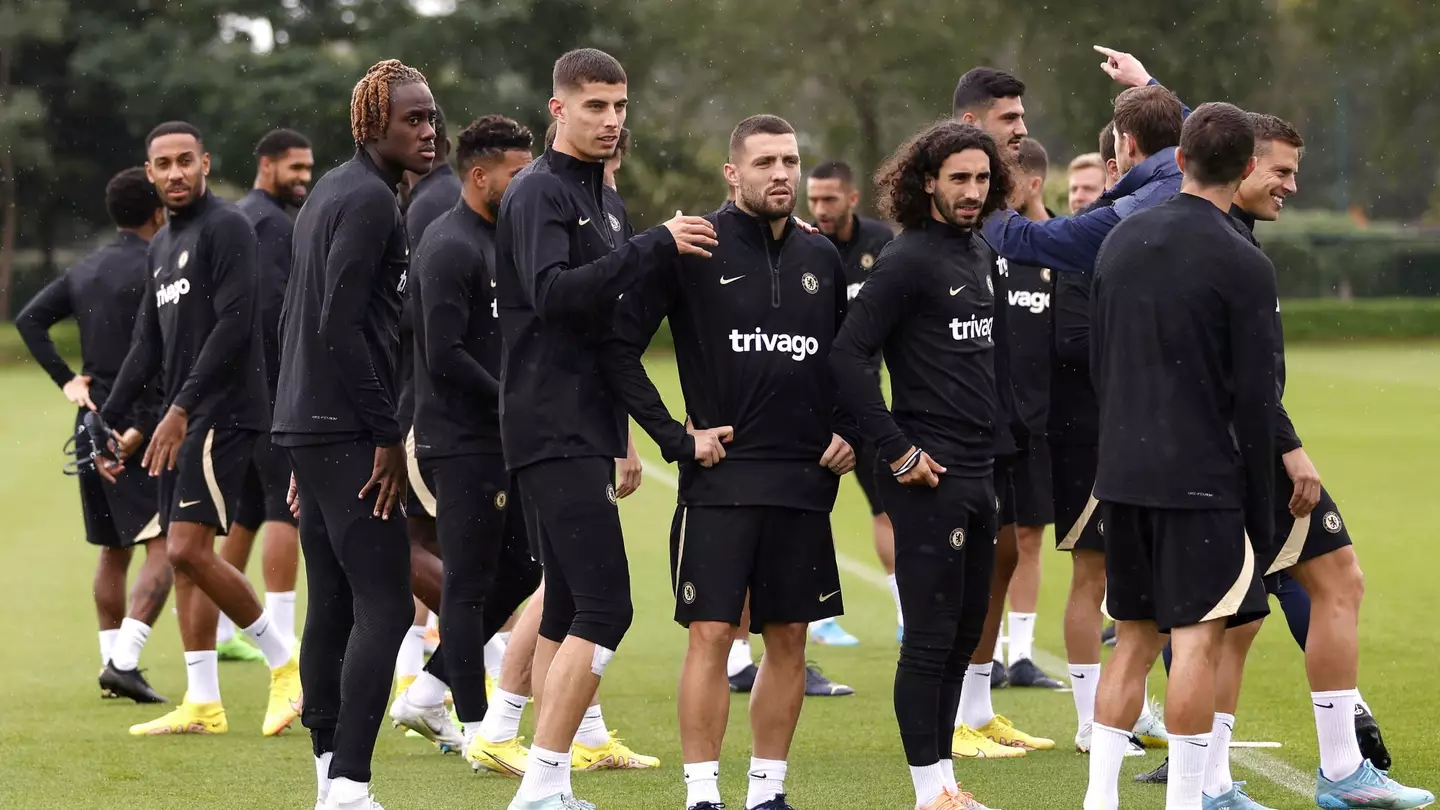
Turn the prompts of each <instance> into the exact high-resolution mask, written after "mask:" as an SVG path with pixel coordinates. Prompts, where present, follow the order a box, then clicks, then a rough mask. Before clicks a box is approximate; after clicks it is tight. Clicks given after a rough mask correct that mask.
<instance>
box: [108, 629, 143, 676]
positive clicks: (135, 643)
mask: <svg viewBox="0 0 1440 810" xmlns="http://www.w3.org/2000/svg"><path fill="white" fill-rule="evenodd" d="M118 632H119V633H120V635H119V636H117V637H116V638H115V646H114V647H111V648H110V663H112V664H114V665H115V668H116V669H119V670H131V669H134V668H136V667H138V666H140V651H141V650H143V649H145V642H146V640H148V639H149V638H150V625H148V624H146V623H144V622H142V621H140V620H139V619H132V618H130V617H128V616H127V617H126V618H125V620H124V621H122V622H120V630H119V631H118Z"/></svg>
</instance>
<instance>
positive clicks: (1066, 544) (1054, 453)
mask: <svg viewBox="0 0 1440 810" xmlns="http://www.w3.org/2000/svg"><path fill="white" fill-rule="evenodd" d="M1098 455H1099V449H1098V448H1097V447H1096V446H1095V445H1093V444H1075V443H1061V442H1056V443H1054V444H1052V445H1050V478H1051V482H1052V484H1053V487H1052V489H1053V492H1054V499H1055V547H1056V548H1057V549H1059V550H1061V551H1077V550H1078V551H1102V552H1103V551H1104V550H1105V538H1103V537H1101V536H1100V533H1099V532H1098V531H1096V530H1095V529H1096V522H1097V518H1096V516H1095V509H1096V507H1097V506H1098V503H1097V502H1096V500H1095V498H1094V497H1093V495H1092V494H1091V493H1092V492H1093V491H1094V489H1095V468H1096V463H1097V460H1098Z"/></svg>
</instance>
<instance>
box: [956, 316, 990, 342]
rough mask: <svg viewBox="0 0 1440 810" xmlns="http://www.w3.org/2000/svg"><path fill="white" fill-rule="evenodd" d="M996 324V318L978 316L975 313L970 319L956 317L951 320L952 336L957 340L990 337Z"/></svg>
mask: <svg viewBox="0 0 1440 810" xmlns="http://www.w3.org/2000/svg"><path fill="white" fill-rule="evenodd" d="M994 324H995V319H994V318H977V317H975V316H974V315H971V316H970V320H968V321H962V320H960V319H959V318H955V319H953V320H951V321H950V337H952V338H954V339H955V340H974V339H976V338H988V337H990V329H991V327H992V326H993V325H994Z"/></svg>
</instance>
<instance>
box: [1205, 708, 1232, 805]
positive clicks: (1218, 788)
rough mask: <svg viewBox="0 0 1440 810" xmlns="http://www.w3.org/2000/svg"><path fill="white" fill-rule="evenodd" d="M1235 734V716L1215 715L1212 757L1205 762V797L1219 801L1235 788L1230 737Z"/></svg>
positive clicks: (1211, 747) (1212, 728)
mask: <svg viewBox="0 0 1440 810" xmlns="http://www.w3.org/2000/svg"><path fill="white" fill-rule="evenodd" d="M1234 732H1235V715H1233V714H1225V713H1224V712H1216V713H1215V725H1214V726H1212V727H1211V729H1210V757H1209V759H1207V760H1206V762H1205V782H1204V791H1205V795H1206V796H1209V797H1210V798H1212V799H1218V798H1220V797H1221V796H1224V795H1225V794H1226V793H1229V792H1230V789H1231V788H1233V787H1235V778H1234V777H1232V776H1231V775H1230V737H1231V735H1233V734H1234Z"/></svg>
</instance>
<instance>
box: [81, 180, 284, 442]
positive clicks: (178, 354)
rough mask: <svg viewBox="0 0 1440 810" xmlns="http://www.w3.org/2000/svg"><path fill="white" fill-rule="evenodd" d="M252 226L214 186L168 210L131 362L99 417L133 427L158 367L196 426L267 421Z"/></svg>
mask: <svg viewBox="0 0 1440 810" xmlns="http://www.w3.org/2000/svg"><path fill="white" fill-rule="evenodd" d="M258 264H259V257H258V254H257V250H256V243H255V229H254V228H251V227H250V221H249V220H248V219H246V218H245V215H244V214H242V213H241V212H240V209H238V208H236V207H235V204H234V203H231V202H228V201H226V200H223V199H221V198H219V197H216V196H214V195H213V194H211V193H210V192H209V191H206V192H205V193H204V194H203V195H201V196H200V197H199V198H197V199H196V200H195V202H193V203H191V204H190V205H189V206H187V207H185V208H182V209H179V210H173V211H171V212H170V221H169V222H167V223H166V224H165V227H163V228H161V229H160V230H159V232H158V233H156V234H155V238H154V239H153V240H151V242H150V252H149V255H148V258H147V265H148V268H149V273H148V278H147V280H146V283H145V291H146V293H147V294H146V295H145V296H144V298H143V299H142V303H141V305H140V313H139V315H137V316H136V319H135V332H134V335H133V337H132V339H131V342H130V351H129V353H128V354H127V355H126V356H125V364H124V366H123V367H122V368H121V369H120V374H119V375H118V377H117V379H116V380H115V388H114V390H113V391H111V392H110V398H109V400H108V401H106V403H105V407H104V409H103V410H102V412H101V413H102V415H103V416H104V417H105V421H106V422H107V423H108V424H109V425H110V427H112V428H114V429H116V430H124V429H125V428H126V427H129V426H130V422H129V421H128V417H129V416H133V413H132V406H133V405H134V404H135V402H136V401H137V399H138V398H140V397H142V396H143V395H144V392H145V389H146V388H147V387H148V386H149V385H150V383H151V381H152V380H153V379H154V378H155V375H156V374H157V373H159V374H161V375H162V383H161V389H162V390H163V391H164V392H165V402H164V406H165V408H167V409H168V408H169V407H170V406H171V405H175V406H178V407H180V408H183V409H184V410H185V412H186V414H187V416H188V417H189V425H190V429H191V430H195V429H196V428H197V427H201V426H203V427H212V428H241V429H244V430H264V429H265V425H266V424H267V423H268V422H269V421H270V397H269V390H268V386H267V385H266V382H265V349H264V346H263V345H262V343H261V339H260V310H259V303H258V302H259V298H260V272H259V268H258V266H257V265H258Z"/></svg>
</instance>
